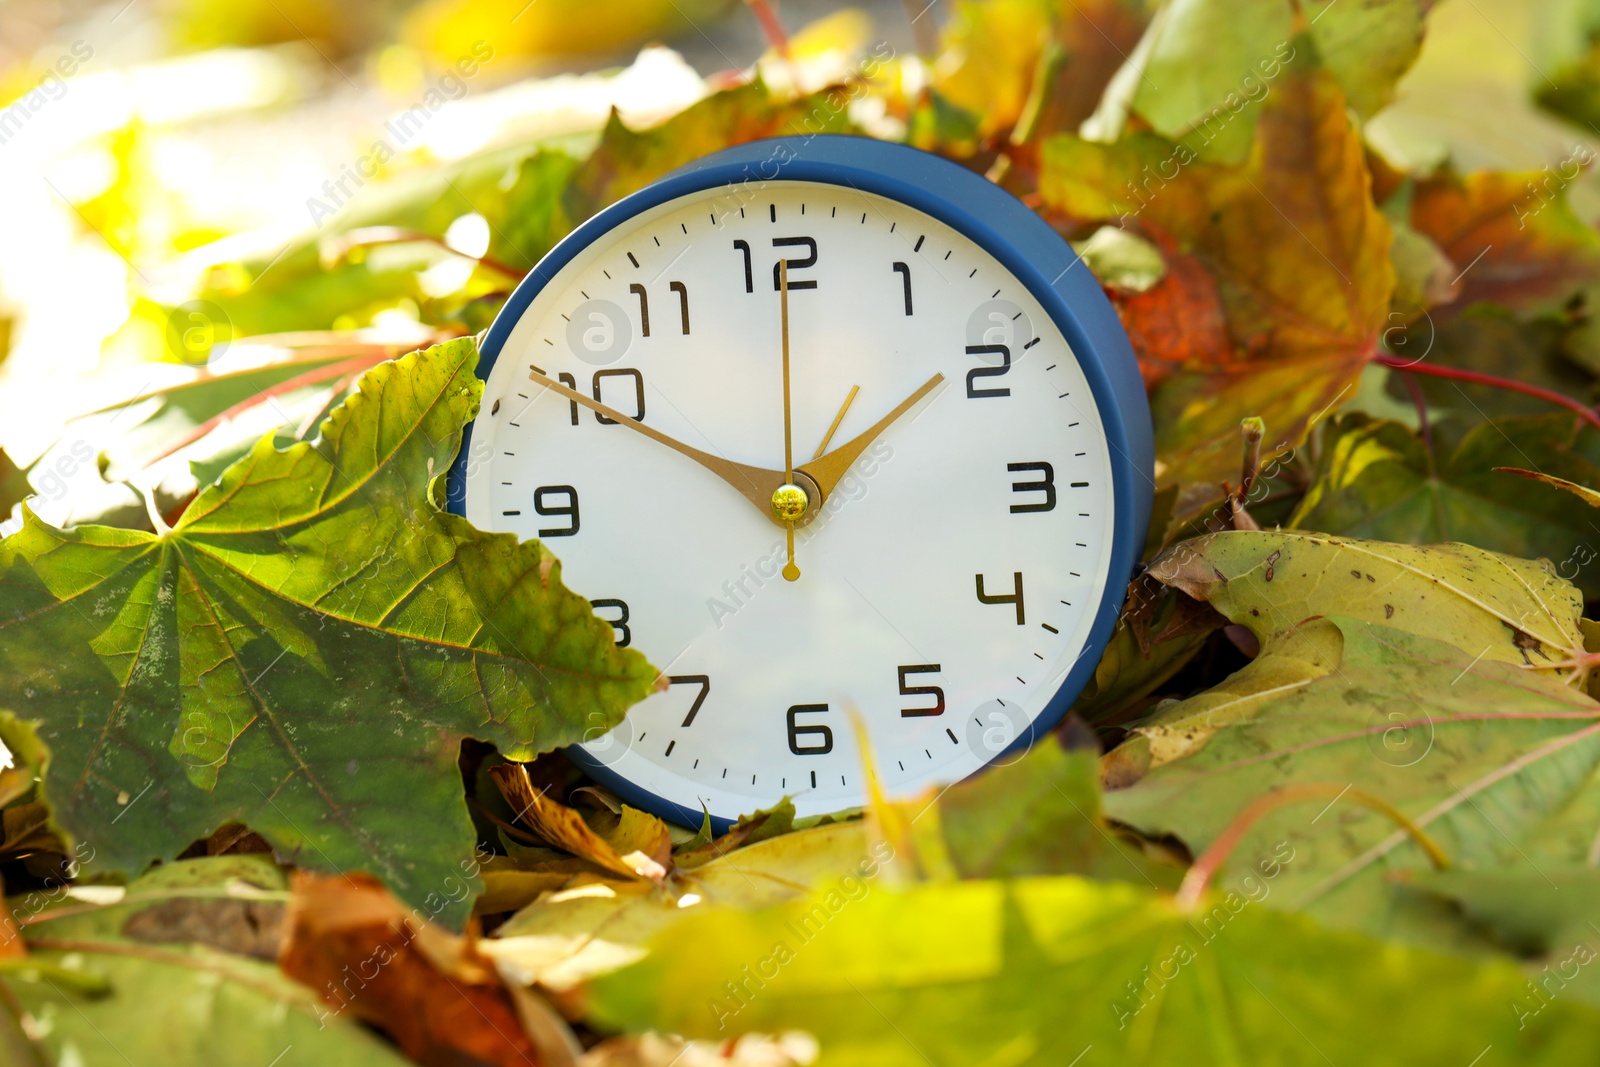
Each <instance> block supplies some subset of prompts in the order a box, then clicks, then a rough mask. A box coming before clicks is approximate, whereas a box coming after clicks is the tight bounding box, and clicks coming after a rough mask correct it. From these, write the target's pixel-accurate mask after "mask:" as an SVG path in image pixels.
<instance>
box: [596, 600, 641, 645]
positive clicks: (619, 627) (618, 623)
mask: <svg viewBox="0 0 1600 1067" xmlns="http://www.w3.org/2000/svg"><path fill="white" fill-rule="evenodd" d="M589 606H590V607H591V608H594V609H595V610H596V611H599V610H600V609H601V608H616V609H617V610H618V611H619V612H621V613H622V614H621V615H619V616H618V617H617V618H615V619H606V620H605V621H606V622H609V623H610V624H611V628H612V629H613V630H615V631H617V647H618V648H627V647H628V646H629V645H631V644H633V631H632V630H630V629H628V619H629V615H628V602H627V601H626V600H618V599H616V598H615V597H608V598H606V599H603V600H591V601H589Z"/></svg>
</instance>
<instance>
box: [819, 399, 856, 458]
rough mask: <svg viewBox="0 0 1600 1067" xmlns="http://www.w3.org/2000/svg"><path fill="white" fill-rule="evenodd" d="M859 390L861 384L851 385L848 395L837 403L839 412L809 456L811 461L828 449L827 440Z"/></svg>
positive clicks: (842, 419)
mask: <svg viewBox="0 0 1600 1067" xmlns="http://www.w3.org/2000/svg"><path fill="white" fill-rule="evenodd" d="M859 392H861V386H859V385H852V386H851V387H850V395H849V396H847V397H845V398H844V403H843V404H840V405H839V414H837V415H835V416H834V417H833V425H832V426H829V427H828V432H827V433H825V434H823V435H822V443H821V444H820V445H818V446H817V451H816V453H815V454H814V455H813V456H812V457H811V462H813V463H815V462H816V461H817V460H819V459H821V458H822V454H823V453H824V452H826V451H827V450H828V442H829V441H832V440H833V435H834V433H835V432H837V431H838V429H839V424H840V423H841V422H843V421H844V413H845V412H847V411H849V410H850V402H851V401H852V400H854V399H855V398H856V394H857V393H859Z"/></svg>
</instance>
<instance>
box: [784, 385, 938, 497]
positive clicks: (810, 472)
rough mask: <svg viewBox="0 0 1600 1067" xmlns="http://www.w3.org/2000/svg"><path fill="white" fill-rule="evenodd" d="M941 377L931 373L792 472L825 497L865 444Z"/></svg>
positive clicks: (906, 409) (865, 447) (932, 386)
mask: <svg viewBox="0 0 1600 1067" xmlns="http://www.w3.org/2000/svg"><path fill="white" fill-rule="evenodd" d="M943 381H944V375H943V374H935V375H934V376H933V377H932V378H929V379H928V380H927V381H925V382H923V383H922V384H921V385H919V386H917V389H916V392H914V393H912V394H911V395H910V396H908V397H906V398H905V399H904V400H902V401H901V402H900V403H899V404H898V405H897V406H896V407H895V409H894V410H893V411H891V412H889V414H887V415H885V416H884V417H883V418H881V419H879V420H878V421H877V422H875V423H873V424H872V425H871V426H869V427H867V428H866V429H865V430H863V431H862V432H861V433H860V434H858V435H857V436H855V437H853V438H851V439H850V440H848V441H846V442H845V443H844V444H842V445H840V446H839V447H838V448H836V449H834V450H833V451H832V452H829V453H828V454H827V455H825V456H821V457H820V458H818V459H814V460H812V461H811V462H810V463H807V464H804V465H803V466H799V467H796V468H795V473H796V474H804V475H806V476H807V477H808V478H810V479H811V480H812V481H814V482H816V483H817V487H818V488H819V489H821V490H822V496H823V499H824V500H826V499H827V497H828V494H830V493H832V492H833V489H834V486H836V485H838V484H839V482H840V480H842V479H843V478H844V476H845V475H846V474H848V473H849V472H850V465H851V464H852V463H854V462H855V461H856V460H857V459H859V458H861V453H863V452H865V451H866V450H867V446H868V445H870V444H872V442H874V441H876V440H877V439H878V437H879V435H880V434H882V433H883V431H885V430H887V429H888V428H889V426H890V425H891V424H892V423H893V422H894V421H895V420H896V419H898V418H899V417H900V416H902V415H904V414H905V413H906V412H908V411H910V410H911V409H912V408H914V407H916V405H917V402H918V401H919V400H921V399H922V398H923V397H925V396H927V395H928V394H929V393H931V392H933V390H934V389H935V388H936V387H937V386H938V385H939V383H941V382H943ZM841 414H842V413H841ZM828 432H829V433H830V434H831V433H832V432H833V431H832V430H830V431H828Z"/></svg>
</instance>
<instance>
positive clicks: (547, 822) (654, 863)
mask: <svg viewBox="0 0 1600 1067" xmlns="http://www.w3.org/2000/svg"><path fill="white" fill-rule="evenodd" d="M489 775H490V777H492V778H493V779H494V780H495V784H497V785H498V786H499V787H500V789H501V791H502V792H504V793H505V797H506V800H507V801H509V802H510V803H511V806H512V808H513V809H515V810H516V811H517V812H518V813H519V814H518V818H520V819H521V820H522V821H523V822H525V823H527V824H528V825H529V826H531V827H533V829H534V831H535V832H536V833H538V835H539V836H540V837H542V838H544V839H545V840H546V841H548V842H550V843H551V844H552V845H555V846H556V847H558V848H563V849H566V850H567V851H568V852H571V853H572V854H573V855H575V856H581V857H583V858H584V859H586V860H589V861H590V862H592V863H594V864H597V865H598V866H600V867H604V868H605V869H606V870H608V871H615V872H617V873H618V874H625V875H629V876H631V877H634V878H644V879H648V880H649V881H652V882H656V883H658V884H659V883H661V882H663V881H665V880H666V877H667V874H668V872H669V871H670V869H671V864H672V835H671V834H670V833H669V832H668V830H667V826H666V824H665V823H663V822H662V821H661V820H660V819H658V818H656V817H655V816H654V815H648V814H646V813H644V812H642V811H639V810H638V809H636V808H630V807H627V806H626V805H624V806H623V808H622V814H621V815H620V816H615V817H613V818H614V820H615V822H614V824H613V825H611V826H609V827H607V828H606V829H605V830H604V831H601V830H597V829H596V828H595V827H592V826H590V825H589V824H588V823H587V822H585V821H584V819H583V816H582V815H580V814H578V812H577V811H575V810H573V809H572V808H569V807H567V806H566V805H565V804H559V803H557V802H556V801H554V800H551V799H550V798H549V797H547V796H546V795H545V794H544V793H542V792H541V791H539V790H538V789H535V788H534V786H533V782H532V781H531V780H530V779H529V778H528V771H527V769H526V768H525V767H523V766H522V765H521V764H519V763H506V764H502V765H501V766H498V767H491V768H490V769H489ZM608 814H609V813H608Z"/></svg>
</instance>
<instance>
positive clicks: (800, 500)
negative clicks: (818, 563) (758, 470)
mask: <svg viewBox="0 0 1600 1067" xmlns="http://www.w3.org/2000/svg"><path fill="white" fill-rule="evenodd" d="M778 320H779V324H780V332H781V333H782V335H783V484H782V485H781V486H779V487H778V490H777V492H775V493H773V494H772V512H773V514H774V515H776V516H777V517H778V518H780V519H782V520H784V524H785V526H786V528H787V533H788V535H789V562H788V563H785V564H784V565H783V578H784V581H788V582H792V581H794V580H796V579H797V578H799V577H800V568H799V567H797V566H796V565H795V562H794V524H795V520H796V519H798V518H800V516H802V515H804V514H805V513H806V503H807V500H806V493H805V490H804V489H801V488H800V487H799V486H797V485H795V484H794V420H793V419H792V418H791V412H790V404H789V261H788V260H787V259H780V260H779V261H778ZM818 503H821V501H818Z"/></svg>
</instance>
